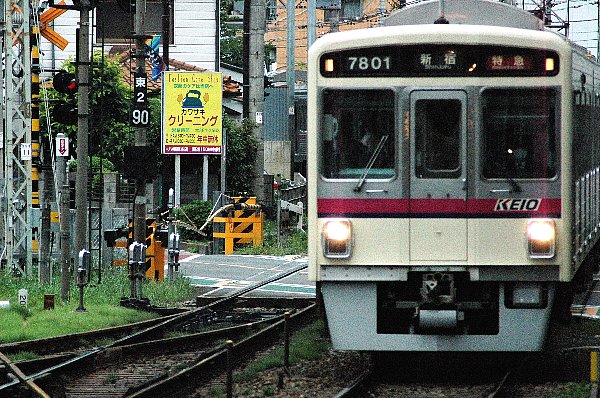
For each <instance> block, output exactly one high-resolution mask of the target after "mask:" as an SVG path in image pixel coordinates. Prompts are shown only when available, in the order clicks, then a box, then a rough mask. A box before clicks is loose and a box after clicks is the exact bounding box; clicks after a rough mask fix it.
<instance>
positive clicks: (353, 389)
mask: <svg viewBox="0 0 600 398" xmlns="http://www.w3.org/2000/svg"><path fill="white" fill-rule="evenodd" d="M371 376H372V372H371V371H370V370H367V371H365V372H364V373H363V374H361V375H360V376H358V377H357V378H356V379H354V380H353V381H352V383H351V384H350V385H349V386H348V387H345V388H344V389H343V390H341V391H340V392H339V393H337V395H336V396H335V398H348V397H354V396H357V395H356V394H357V393H358V390H359V388H361V387H363V386H364V384H365V382H366V381H367V380H369V378H370V377H371Z"/></svg>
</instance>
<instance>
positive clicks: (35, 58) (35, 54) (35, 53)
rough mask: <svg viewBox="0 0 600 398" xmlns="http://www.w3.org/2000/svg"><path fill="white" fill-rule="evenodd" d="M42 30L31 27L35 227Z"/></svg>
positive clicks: (35, 244) (35, 215)
mask: <svg viewBox="0 0 600 398" xmlns="http://www.w3.org/2000/svg"><path fill="white" fill-rule="evenodd" d="M39 34H40V28H39V26H38V25H37V24H32V25H31V38H30V40H31V207H32V209H38V210H34V211H33V221H34V222H32V226H33V225H37V224H38V222H37V221H36V218H39V216H40V212H39V208H40V72H41V66H40V52H39V46H38V44H39V43H38V37H39ZM32 228H33V230H34V231H33V234H32V236H33V237H32V242H31V247H32V250H33V252H34V253H35V252H37V251H39V245H38V241H37V235H38V234H36V233H35V230H36V229H37V228H36V227H32Z"/></svg>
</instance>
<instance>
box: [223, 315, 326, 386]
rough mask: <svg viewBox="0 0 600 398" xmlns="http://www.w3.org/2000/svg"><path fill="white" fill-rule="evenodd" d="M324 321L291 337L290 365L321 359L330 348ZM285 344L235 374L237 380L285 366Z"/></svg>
mask: <svg viewBox="0 0 600 398" xmlns="http://www.w3.org/2000/svg"><path fill="white" fill-rule="evenodd" d="M323 328H324V325H323V322H322V321H317V322H315V323H313V324H311V325H309V326H307V327H305V328H303V329H301V330H300V331H298V332H297V333H294V335H292V336H291V338H290V365H294V364H297V363H299V362H301V361H313V360H316V359H319V358H320V357H321V356H322V355H323V354H324V353H325V352H327V350H329V348H330V343H329V341H328V340H326V339H323V338H322V330H323ZM283 351H284V350H283V346H281V347H277V348H276V349H275V350H273V351H271V352H270V353H269V355H266V356H265V357H263V358H261V359H259V360H258V361H254V362H252V363H251V364H250V365H249V366H248V367H247V368H246V369H245V370H244V372H242V373H239V374H237V375H235V376H234V380H235V381H250V380H254V379H255V378H256V377H257V376H258V374H259V373H260V372H262V371H265V370H268V369H273V368H278V367H282V366H283Z"/></svg>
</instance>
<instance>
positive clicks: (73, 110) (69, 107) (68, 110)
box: [52, 101, 77, 125]
mask: <svg viewBox="0 0 600 398" xmlns="http://www.w3.org/2000/svg"><path fill="white" fill-rule="evenodd" d="M52 119H53V120H54V121H55V122H58V123H62V124H66V125H75V124H77V107H76V106H75V105H74V104H70V103H68V102H65V101H58V102H57V103H56V104H54V108H53V110H52Z"/></svg>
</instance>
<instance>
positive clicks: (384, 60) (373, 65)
mask: <svg viewBox="0 0 600 398" xmlns="http://www.w3.org/2000/svg"><path fill="white" fill-rule="evenodd" d="M348 62H349V69H350V70H381V69H383V70H390V67H391V60H390V57H377V56H374V57H348Z"/></svg>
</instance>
